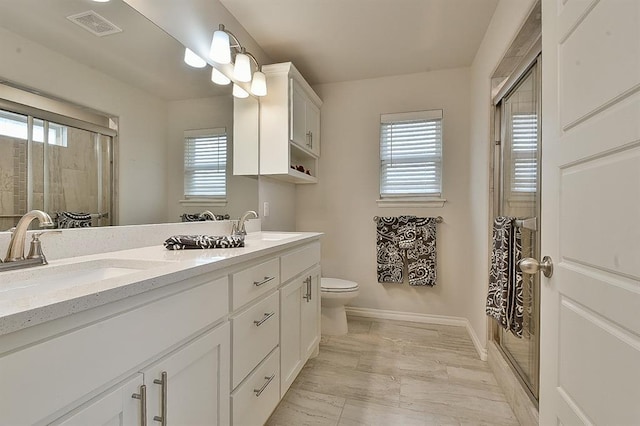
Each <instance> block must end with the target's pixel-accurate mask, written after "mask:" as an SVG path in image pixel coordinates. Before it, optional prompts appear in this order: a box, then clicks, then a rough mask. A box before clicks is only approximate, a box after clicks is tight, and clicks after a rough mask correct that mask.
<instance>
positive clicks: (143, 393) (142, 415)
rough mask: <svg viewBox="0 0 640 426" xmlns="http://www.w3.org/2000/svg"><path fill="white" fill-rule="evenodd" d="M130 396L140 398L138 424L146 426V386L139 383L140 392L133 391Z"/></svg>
mask: <svg viewBox="0 0 640 426" xmlns="http://www.w3.org/2000/svg"><path fill="white" fill-rule="evenodd" d="M131 398H133V399H139V400H140V426H147V386H146V385H140V393H134V394H133V395H131Z"/></svg>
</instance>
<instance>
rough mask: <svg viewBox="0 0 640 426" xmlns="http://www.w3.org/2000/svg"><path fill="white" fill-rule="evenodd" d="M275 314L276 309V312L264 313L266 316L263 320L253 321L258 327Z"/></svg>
mask: <svg viewBox="0 0 640 426" xmlns="http://www.w3.org/2000/svg"><path fill="white" fill-rule="evenodd" d="M275 314H276V313H275V311H274V312H269V313H267V312H265V313H264V317H263V318H262V319H261V320H256V321H254V322H253V323H254V324H255V325H256V327H260V326H261V325H262V324H264V322H265V321H266V320H268V319H269V318H271V317H272V316H274V315H275Z"/></svg>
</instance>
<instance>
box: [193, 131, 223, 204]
mask: <svg viewBox="0 0 640 426" xmlns="http://www.w3.org/2000/svg"><path fill="white" fill-rule="evenodd" d="M226 194H227V133H226V129H225V128H218V129H207V130H188V131H186V132H185V133H184V195H185V198H187V199H189V198H225V197H226Z"/></svg>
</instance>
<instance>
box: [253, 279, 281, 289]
mask: <svg viewBox="0 0 640 426" xmlns="http://www.w3.org/2000/svg"><path fill="white" fill-rule="evenodd" d="M275 278H276V277H264V280H262V281H254V282H253V285H255V286H256V287H260V286H261V285H262V284H266V283H268V282H269V281H272V280H274V279H275Z"/></svg>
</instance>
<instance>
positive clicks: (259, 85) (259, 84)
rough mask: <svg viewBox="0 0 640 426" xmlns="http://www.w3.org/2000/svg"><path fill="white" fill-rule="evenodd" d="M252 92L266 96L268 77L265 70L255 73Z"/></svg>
mask: <svg viewBox="0 0 640 426" xmlns="http://www.w3.org/2000/svg"><path fill="white" fill-rule="evenodd" d="M251 93H253V94H254V95H256V96H266V94H267V79H266V77H265V75H264V73H263V72H261V71H256V72H254V73H253V81H251Z"/></svg>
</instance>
